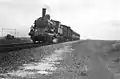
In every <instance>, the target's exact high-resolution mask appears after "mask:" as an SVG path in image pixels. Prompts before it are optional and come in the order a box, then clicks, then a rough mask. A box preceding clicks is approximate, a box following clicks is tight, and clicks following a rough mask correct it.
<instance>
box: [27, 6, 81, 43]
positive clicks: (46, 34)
mask: <svg viewBox="0 0 120 79" xmlns="http://www.w3.org/2000/svg"><path fill="white" fill-rule="evenodd" d="M29 36H30V37H31V39H32V41H33V42H34V43H37V42H39V43H58V42H65V41H72V40H76V39H78V38H79V36H80V35H79V34H77V33H76V32H74V31H73V30H72V29H71V28H70V27H69V26H66V25H63V24H61V22H60V21H57V20H52V19H51V18H50V15H49V14H46V8H43V9H42V17H39V18H38V19H36V20H35V21H34V24H33V25H32V26H31V29H30V32H29Z"/></svg>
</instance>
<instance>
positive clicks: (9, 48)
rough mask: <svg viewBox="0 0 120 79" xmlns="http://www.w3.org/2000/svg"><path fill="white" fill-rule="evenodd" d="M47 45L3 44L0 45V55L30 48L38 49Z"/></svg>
mask: <svg viewBox="0 0 120 79" xmlns="http://www.w3.org/2000/svg"><path fill="white" fill-rule="evenodd" d="M44 45H48V44H46V43H44V44H34V43H21V44H4V45H0V53H4V52H8V51H15V50H20V49H27V48H32V47H39V46H44Z"/></svg>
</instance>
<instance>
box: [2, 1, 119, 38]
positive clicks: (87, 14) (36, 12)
mask: <svg viewBox="0 0 120 79" xmlns="http://www.w3.org/2000/svg"><path fill="white" fill-rule="evenodd" d="M119 4H120V0H0V28H11V29H14V28H16V29H17V32H19V34H18V35H19V36H27V35H28V32H29V28H30V26H31V25H32V24H33V22H34V20H35V19H37V18H38V17H40V16H41V15H42V14H41V9H42V7H46V8H47V13H50V15H51V18H52V19H54V20H59V21H61V23H62V24H65V25H69V26H71V28H72V29H73V30H74V31H76V32H78V33H79V34H81V38H90V39H108V40H109V39H110V40H115V39H116V40H119V39H120V5H119ZM0 33H1V32H0ZM0 35H1V34H0Z"/></svg>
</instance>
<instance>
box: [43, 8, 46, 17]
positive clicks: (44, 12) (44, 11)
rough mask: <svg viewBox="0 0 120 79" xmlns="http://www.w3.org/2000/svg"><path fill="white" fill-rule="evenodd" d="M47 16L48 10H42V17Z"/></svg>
mask: <svg viewBox="0 0 120 79" xmlns="http://www.w3.org/2000/svg"><path fill="white" fill-rule="evenodd" d="M45 14H46V8H42V17H44V16H45Z"/></svg>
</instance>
